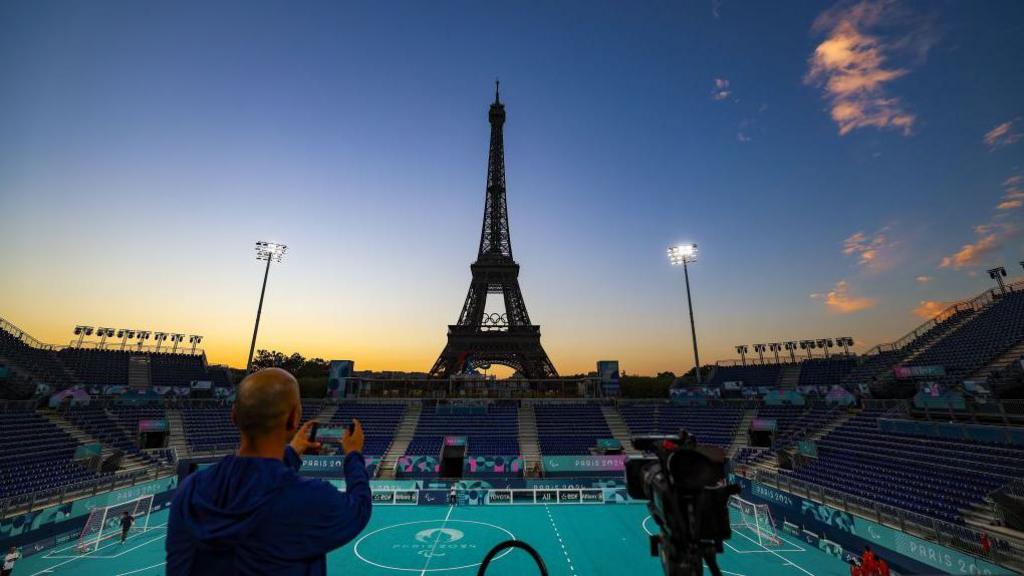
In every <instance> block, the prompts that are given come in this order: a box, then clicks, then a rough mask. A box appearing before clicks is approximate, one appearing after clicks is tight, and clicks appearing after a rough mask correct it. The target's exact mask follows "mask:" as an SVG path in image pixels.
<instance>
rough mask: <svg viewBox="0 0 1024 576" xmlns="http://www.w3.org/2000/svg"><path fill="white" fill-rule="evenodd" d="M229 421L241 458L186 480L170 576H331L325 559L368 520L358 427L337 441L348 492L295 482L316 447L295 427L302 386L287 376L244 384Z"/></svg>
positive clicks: (271, 371) (178, 503)
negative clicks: (237, 434) (306, 456)
mask: <svg viewBox="0 0 1024 576" xmlns="http://www.w3.org/2000/svg"><path fill="white" fill-rule="evenodd" d="M231 419H232V421H233V422H234V424H235V426H237V427H238V430H239V432H240V433H241V444H240V445H239V448H238V452H237V453H236V454H235V455H233V456H227V457H225V458H224V459H223V460H221V461H220V462H218V463H217V464H216V465H214V466H211V467H209V468H206V469H204V470H201V471H199V472H196V473H195V474H192V475H191V476H189V477H188V478H186V479H185V481H184V482H183V483H182V484H181V486H180V487H179V488H178V492H177V493H176V494H175V496H174V500H173V502H172V503H171V513H170V516H169V518H168V522H167V541H166V545H165V548H166V552H167V567H166V573H167V575H168V576H184V575H206V574H209V575H217V576H223V575H226V574H274V575H283V576H300V575H301V576H308V575H324V574H326V573H327V564H326V554H327V553H328V552H330V551H331V550H334V549H335V548H338V547H341V546H344V545H345V544H347V543H348V542H349V541H351V540H352V539H353V538H355V537H356V536H357V535H358V534H359V533H360V532H361V531H362V530H363V529H364V528H365V527H366V524H367V523H368V522H369V521H370V512H371V507H372V497H371V494H370V482H369V477H368V475H367V473H366V462H365V461H364V459H363V455H362V450H363V427H362V425H361V424H360V423H359V421H358V420H353V422H352V424H351V425H350V427H349V428H348V429H347V430H345V434H344V435H343V436H342V438H341V445H342V449H343V450H344V452H345V459H344V464H343V468H344V474H345V486H346V488H345V491H344V492H342V491H340V490H338V489H337V488H335V487H334V486H333V485H331V484H330V483H328V482H325V481H323V480H319V479H315V478H304V477H301V476H299V474H298V471H299V468H300V467H301V466H302V455H303V454H304V453H306V451H307V450H309V449H310V448H319V447H320V443H319V442H317V441H316V440H315V439H311V437H310V436H311V435H310V432H311V431H312V428H313V426H314V421H309V422H307V423H306V424H305V425H303V426H301V427H300V426H299V423H300V422H301V421H302V403H301V402H300V399H299V385H298V382H296V380H295V378H294V377H293V376H292V375H291V374H289V373H288V372H286V371H284V370H281V369H278V368H268V369H265V370H261V371H259V372H255V373H253V374H250V375H249V376H247V377H246V378H245V380H243V381H242V383H241V384H240V385H239V386H238V390H237V392H236V399H235V404H234V408H233V409H232V413H231Z"/></svg>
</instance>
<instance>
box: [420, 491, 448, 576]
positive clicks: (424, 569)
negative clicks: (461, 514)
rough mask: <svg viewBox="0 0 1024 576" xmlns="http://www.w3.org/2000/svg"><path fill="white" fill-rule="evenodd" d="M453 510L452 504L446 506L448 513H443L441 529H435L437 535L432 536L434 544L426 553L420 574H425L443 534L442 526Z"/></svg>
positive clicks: (421, 575)
mask: <svg viewBox="0 0 1024 576" xmlns="http://www.w3.org/2000/svg"><path fill="white" fill-rule="evenodd" d="M454 510H455V505H454V504H451V505H449V506H448V513H447V514H445V516H444V522H441V529H440V530H438V531H437V536H435V537H434V545H433V546H431V547H430V553H429V554H428V555H427V563H426V564H424V565H423V571H422V572H420V576H426V574H427V568H429V567H430V560H431V559H433V557H434V550H437V545H438V543H439V542H441V535H442V534H444V527H445V525H446V524H448V519H449V518H451V517H452V511H454Z"/></svg>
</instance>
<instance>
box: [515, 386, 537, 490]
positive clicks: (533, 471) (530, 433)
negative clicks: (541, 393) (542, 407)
mask: <svg viewBox="0 0 1024 576" xmlns="http://www.w3.org/2000/svg"><path fill="white" fill-rule="evenodd" d="M519 451H520V452H522V453H523V454H522V456H523V466H524V467H525V468H526V475H527V476H537V475H538V474H537V473H538V471H539V470H540V468H539V466H538V464H539V463H540V461H541V460H540V438H539V436H538V434H537V414H536V413H535V412H534V411H533V402H520V403H519Z"/></svg>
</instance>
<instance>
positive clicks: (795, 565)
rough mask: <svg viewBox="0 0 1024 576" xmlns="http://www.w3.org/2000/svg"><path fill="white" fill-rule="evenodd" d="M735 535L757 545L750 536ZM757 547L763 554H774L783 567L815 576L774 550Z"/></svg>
mask: <svg viewBox="0 0 1024 576" xmlns="http://www.w3.org/2000/svg"><path fill="white" fill-rule="evenodd" d="M737 534H739V535H740V536H743V537H744V538H746V539H747V540H750V541H751V542H753V543H754V544H757V541H755V540H754V539H753V538H751V537H750V536H747V535H746V534H743V533H742V532H737ZM757 545H758V546H761V548H764V550H765V552H768V553H769V554H774V555H775V556H776V557H778V558H779V559H780V560H782V562H783V565H784V566H787V565H788V566H792V567H793V568H796V569H797V570H799V571H801V572H803V573H804V574H807V576H815V574H814V573H813V572H808V571H807V570H804V569H803V568H802V567H801V566H800V565H799V564H797V563H796V562H793V561H792V560H790V559H789V558H786V557H785V556H783V555H782V554H779V553H778V552H776V551H775V550H771V549H769V548H765V547H764V546H762V545H761V544H757ZM730 548H731V546H730Z"/></svg>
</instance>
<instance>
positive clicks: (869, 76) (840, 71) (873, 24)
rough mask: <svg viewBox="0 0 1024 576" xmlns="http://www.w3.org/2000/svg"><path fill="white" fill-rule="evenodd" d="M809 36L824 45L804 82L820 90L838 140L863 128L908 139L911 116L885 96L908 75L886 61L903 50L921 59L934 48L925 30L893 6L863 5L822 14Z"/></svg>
mask: <svg viewBox="0 0 1024 576" xmlns="http://www.w3.org/2000/svg"><path fill="white" fill-rule="evenodd" d="M883 30H884V31H885V32H886V34H885V35H884V36H883ZM812 31H814V32H815V33H817V34H820V35H824V36H825V40H824V41H822V42H821V44H819V45H818V47H817V48H815V50H814V54H812V55H811V57H810V60H809V70H808V72H807V75H806V76H805V78H804V81H805V82H807V83H808V84H814V85H817V86H820V87H821V88H822V90H823V96H824V98H825V99H826V100H827V101H828V102H829V105H830V112H831V116H832V120H834V121H835V123H836V124H837V125H838V126H839V134H840V135H845V134H849V133H850V132H851V131H853V130H856V129H858V128H866V127H874V128H880V129H893V130H900V131H902V132H903V134H904V135H908V134H910V133H911V131H912V130H913V127H914V123H915V122H916V120H917V118H916V116H915V115H914V114H913V113H911V112H910V111H908V110H907V109H906V107H905V106H904V104H903V102H902V101H901V100H900V98H899V97H896V96H892V95H891V94H890V93H889V84H890V83H891V82H892V81H893V80H896V79H897V78H900V77H902V76H905V75H906V74H908V73H909V70H908V69H907V68H906V67H898V66H895V65H891V64H890V60H891V59H892V57H893V56H895V55H897V54H902V53H905V52H907V51H908V50H913V51H914V52H915V54H916V56H917V57H918V58H923V57H924V55H925V54H927V51H928V49H929V48H930V47H931V45H932V44H933V43H934V36H933V35H932V34H930V33H929V32H928V31H927V26H924V25H923V24H922V22H920V21H915V20H914V19H913V18H911V17H909V15H908V13H907V12H905V11H904V10H903V9H902V8H901V7H900V6H899V4H898V3H897V2H895V1H894V0H877V1H871V0H862V1H861V2H858V3H856V4H850V3H846V2H840V3H839V4H837V5H836V6H834V7H832V8H831V9H829V10H827V11H825V12H824V13H822V14H821V15H820V16H818V18H817V20H815V22H814V25H813V27H812ZM897 31H899V32H898V33H897Z"/></svg>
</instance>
